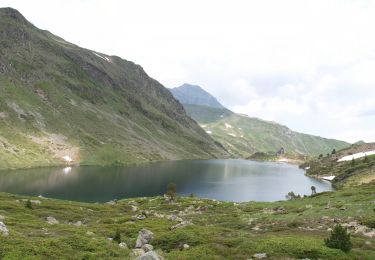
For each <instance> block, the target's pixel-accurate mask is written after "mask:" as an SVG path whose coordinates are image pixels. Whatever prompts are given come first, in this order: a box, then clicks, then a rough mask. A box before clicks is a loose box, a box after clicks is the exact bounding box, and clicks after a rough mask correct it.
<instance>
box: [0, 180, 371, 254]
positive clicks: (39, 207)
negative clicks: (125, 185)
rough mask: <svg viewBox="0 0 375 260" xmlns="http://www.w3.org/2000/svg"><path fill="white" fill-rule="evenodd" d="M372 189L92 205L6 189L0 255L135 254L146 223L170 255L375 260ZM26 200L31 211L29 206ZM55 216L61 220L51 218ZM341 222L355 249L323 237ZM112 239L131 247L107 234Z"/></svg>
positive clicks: (0, 211)
mask: <svg viewBox="0 0 375 260" xmlns="http://www.w3.org/2000/svg"><path fill="white" fill-rule="evenodd" d="M374 187H375V186H374V184H367V185H363V186H360V187H354V188H350V189H344V190H339V191H337V192H326V193H322V194H317V195H314V196H312V197H307V198H302V199H295V200H290V201H280V202H274V203H265V202H248V203H240V204H236V203H230V202H219V201H213V200H204V199H198V198H177V199H176V201H174V202H172V203H171V202H169V201H168V200H166V199H165V198H163V197H154V198H137V199H132V200H129V199H127V200H121V201H118V202H117V203H114V202H112V203H110V204H87V203H79V202H68V201H59V200H53V199H45V198H29V197H24V196H16V195H10V194H4V193H1V194H0V215H1V218H2V220H0V221H2V222H3V223H4V224H5V225H6V227H7V229H8V231H9V235H8V236H2V235H1V234H0V257H1V258H2V259H98V258H100V259H116V258H117V259H131V258H134V252H133V250H132V249H133V248H134V247H135V242H136V239H137V236H138V232H139V231H140V230H141V229H143V228H146V229H147V230H150V231H152V232H153V233H154V239H153V240H152V241H151V242H150V243H151V244H152V245H153V247H154V250H155V251H156V252H157V253H158V254H160V255H162V256H164V257H165V258H166V259H248V258H250V257H251V256H253V255H254V254H256V253H266V254H267V256H268V259H304V258H309V259H334V260H338V259H374V258H375V240H374V237H375V236H374V235H375V231H374V229H371V228H370V227H371V225H372V227H373V228H374V226H373V225H374V221H375V219H374V210H375V208H374V203H373V198H374V195H375V190H374ZM28 199H32V200H31V202H32V209H30V208H27V207H26V206H25V205H26V203H27V200H28ZM327 203H328V204H329V207H327ZM50 216H52V217H54V218H56V220H57V221H58V224H48V222H47V217H50ZM139 216H144V217H139ZM143 218H144V219H143ZM49 221H50V222H51V221H52V223H55V222H54V221H53V219H51V218H49ZM337 223H341V224H342V225H343V226H345V227H348V228H349V230H350V231H351V233H352V235H351V242H352V244H353V249H352V250H351V251H350V252H349V253H345V252H343V251H341V250H339V249H334V248H329V247H327V246H326V245H325V243H324V239H326V238H328V237H329V235H330V230H331V229H332V228H333V227H334V226H335V225H336V224H337ZM114 237H116V238H117V240H118V239H120V240H121V242H124V243H126V244H127V247H128V248H129V249H126V248H122V247H120V246H119V244H118V242H115V241H110V240H108V238H114ZM371 237H372V238H371ZM185 244H187V245H189V247H188V248H187V247H186V246H185V249H184V246H183V245H185ZM135 253H136V251H135Z"/></svg>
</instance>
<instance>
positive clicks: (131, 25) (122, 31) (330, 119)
mask: <svg viewBox="0 0 375 260" xmlns="http://www.w3.org/2000/svg"><path fill="white" fill-rule="evenodd" d="M0 5H1V6H12V7H15V8H17V9H19V10H20V11H21V12H22V13H23V14H24V15H25V16H26V18H28V19H29V20H30V21H32V22H33V23H34V24H35V25H36V26H38V27H40V28H42V29H48V30H50V31H51V32H53V33H55V34H57V35H59V36H62V37H63V38H65V39H66V40H68V41H71V42H73V43H76V44H78V45H81V46H83V47H87V48H90V49H93V50H95V51H98V52H103V53H107V54H115V55H118V56H121V57H123V58H125V59H129V60H132V61H135V62H136V63H138V64H141V65H142V66H143V67H144V68H145V70H146V71H147V72H148V73H149V74H150V75H151V76H152V77H154V78H156V79H157V80H159V81H160V82H161V83H163V84H165V85H166V86H167V87H174V86H178V85H180V84H182V83H184V82H189V83H193V84H199V85H201V86H202V87H204V88H206V89H207V90H208V91H209V92H211V93H212V94H214V95H215V96H216V97H217V98H218V99H219V100H220V101H221V102H222V103H223V104H225V105H227V106H228V107H229V108H231V109H234V110H236V111H239V112H244V113H247V114H249V115H251V116H257V117H260V118H265V119H271V120H275V121H278V122H280V123H283V124H286V125H288V126H289V127H291V128H292V129H294V130H298V131H303V132H307V133H313V134H319V135H323V136H328V137H336V138H342V139H345V140H348V141H353V142H354V141H357V140H359V139H365V140H366V141H375V123H374V122H375V120H374V119H375V118H374V111H375V91H374V87H375V73H373V70H374V68H375V34H374V33H373V28H375V15H374V14H375V2H374V1H366V0H362V1H351V0H332V1H326V0H313V1H300V0H285V1H278V0H273V1H271V0H258V1H247V0H243V1H240V0H238V1H229V0H227V1H219V0H216V1H213V0H211V1H209V0H208V1H198V0H189V1H173V0H159V1H145V0H140V1H120V0H118V1H115V0H106V1H99V0H92V1H88V0H81V1H79V0H64V1H62V0H60V1H58V0H55V1H43V0H39V1H38V0H35V1H27V0H23V1H22V0H12V1H10V0H2V1H1V2H0Z"/></svg>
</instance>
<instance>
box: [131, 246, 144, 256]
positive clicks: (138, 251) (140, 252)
mask: <svg viewBox="0 0 375 260" xmlns="http://www.w3.org/2000/svg"><path fill="white" fill-rule="evenodd" d="M144 253H145V251H144V250H143V249H141V248H136V249H133V254H134V255H135V256H136V257H137V256H141V255H143V254H144Z"/></svg>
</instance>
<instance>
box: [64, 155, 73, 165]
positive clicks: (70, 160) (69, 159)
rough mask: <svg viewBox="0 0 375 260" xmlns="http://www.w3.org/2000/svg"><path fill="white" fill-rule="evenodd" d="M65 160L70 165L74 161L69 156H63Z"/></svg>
mask: <svg viewBox="0 0 375 260" xmlns="http://www.w3.org/2000/svg"><path fill="white" fill-rule="evenodd" d="M63 160H64V161H66V162H69V163H70V162H72V161H73V159H72V157H70V156H69V155H65V156H63Z"/></svg>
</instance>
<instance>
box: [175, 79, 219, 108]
mask: <svg viewBox="0 0 375 260" xmlns="http://www.w3.org/2000/svg"><path fill="white" fill-rule="evenodd" d="M170 91H171V92H172V94H173V96H174V97H175V98H177V99H178V100H179V101H180V102H181V103H182V104H188V105H199V106H207V107H213V108H224V106H223V105H222V104H220V102H219V101H218V100H217V99H216V98H215V97H214V96H212V95H211V94H210V93H208V92H207V91H205V90H204V89H203V88H201V87H200V86H198V85H192V84H188V83H185V84H183V85H181V86H180V87H177V88H172V89H170Z"/></svg>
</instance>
